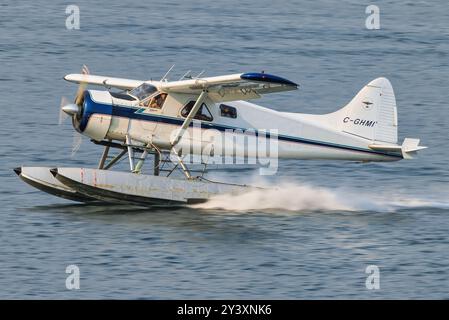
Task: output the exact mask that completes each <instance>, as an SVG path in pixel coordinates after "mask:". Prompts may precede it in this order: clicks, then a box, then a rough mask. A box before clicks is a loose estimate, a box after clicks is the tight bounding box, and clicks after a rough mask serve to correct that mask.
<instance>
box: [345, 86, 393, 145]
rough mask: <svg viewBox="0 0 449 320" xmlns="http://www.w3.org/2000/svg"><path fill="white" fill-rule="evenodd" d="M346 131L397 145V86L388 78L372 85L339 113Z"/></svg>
mask: <svg viewBox="0 0 449 320" xmlns="http://www.w3.org/2000/svg"><path fill="white" fill-rule="evenodd" d="M338 113H339V114H340V117H342V118H343V119H342V121H343V131H344V132H346V133H350V134H353V135H356V136H359V137H362V138H365V139H369V140H371V141H373V142H375V141H376V142H386V143H394V144H396V143H397V140H398V135H397V131H398V130H397V129H398V124H397V108H396V99H395V96H394V91H393V87H392V86H391V83H390V81H388V79H386V78H377V79H375V80H373V81H371V82H370V83H368V84H367V85H366V86H365V87H364V88H363V89H362V90H360V91H359V93H358V94H357V95H356V96H355V97H354V98H353V99H352V100H351V102H349V103H348V104H347V105H346V106H345V107H343V108H342V109H340V110H339V111H338Z"/></svg>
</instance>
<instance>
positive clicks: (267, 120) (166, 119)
mask: <svg viewBox="0 0 449 320" xmlns="http://www.w3.org/2000/svg"><path fill="white" fill-rule="evenodd" d="M89 93H90V96H91V100H92V102H93V103H94V105H96V104H101V105H112V108H113V111H112V112H111V114H102V113H101V112H99V113H96V110H97V109H98V108H96V107H95V108H93V111H94V112H93V113H92V115H91V116H90V118H89V120H88V123H87V126H86V128H85V130H84V132H83V134H85V135H87V136H90V137H91V138H93V139H95V140H102V139H110V140H118V141H121V142H123V141H125V140H126V137H127V136H128V137H129V138H130V139H131V140H132V141H133V143H134V144H141V145H146V144H149V143H152V144H154V145H155V146H157V147H158V148H161V149H167V150H169V149H170V148H171V141H172V138H173V135H174V134H175V133H176V132H177V130H178V129H179V128H180V126H181V125H182V123H183V121H184V119H185V118H184V117H183V115H182V114H181V111H182V109H183V108H184V106H185V105H186V104H187V103H188V102H189V101H192V100H195V97H193V96H192V95H189V94H170V95H168V97H167V99H166V100H165V103H164V104H163V107H162V108H161V109H152V108H147V107H141V106H139V105H137V103H136V102H134V101H126V100H123V99H117V98H114V97H112V96H111V95H110V94H109V92H107V91H94V90H90V91H89ZM205 104H206V106H207V109H208V111H209V112H210V115H211V116H212V121H199V120H195V121H194V123H193V127H192V126H191V127H189V128H188V130H186V132H185V134H184V136H183V139H182V140H181V141H180V142H179V144H178V146H179V147H183V148H188V146H190V148H188V149H186V150H190V151H189V152H190V153H199V152H202V153H204V152H205V151H204V150H205V148H206V149H207V152H209V153H211V154H213V155H215V156H229V155H230V154H231V155H242V154H244V155H245V156H249V157H253V156H259V157H260V156H263V154H261V153H260V152H259V151H257V150H256V149H257V148H255V147H254V144H253V142H254V141H256V140H257V141H256V145H257V146H262V145H263V144H265V143H267V142H269V141H271V140H273V141H274V140H276V146H274V147H275V148H276V149H277V150H274V149H270V148H273V146H271V147H270V148H267V150H268V154H267V156H271V157H273V156H276V157H278V158H290V159H332V160H352V161H395V160H400V159H402V156H401V155H400V154H394V153H386V152H377V151H375V150H372V149H370V148H369V145H370V144H371V143H372V142H373V141H372V140H369V139H366V138H363V137H360V136H358V135H356V134H353V133H350V132H348V130H345V122H347V121H349V120H348V119H349V117H350V116H351V114H346V113H345V111H344V109H341V110H339V111H337V112H334V113H332V114H327V115H310V114H300V113H286V112H278V111H275V110H272V109H268V108H264V107H261V106H258V105H256V104H253V103H249V102H246V101H233V102H225V103H215V102H214V101H212V100H210V99H206V100H205ZM221 105H225V106H228V107H232V108H235V111H236V117H235V118H231V117H227V116H223V115H222V111H221ZM100 109H101V108H100ZM353 120H356V122H357V120H358V122H361V121H363V119H353ZM353 120H351V121H353ZM199 125H201V127H200V128H199V127H198V126H199ZM363 125H365V123H364V122H363ZM370 125H371V124H370ZM266 132H270V133H271V135H270V138H267V137H266V135H265V133H266ZM254 133H256V134H254ZM276 133H277V134H276ZM256 137H257V139H256V140H251V139H255V138H256ZM242 139H243V140H242ZM244 139H247V140H246V141H247V142H246V143H242V141H245V140H244ZM192 145H193V148H192V147H191V146H192ZM199 146H200V147H199ZM183 150H185V149H183ZM211 150H212V151H211ZM258 152H259V153H258Z"/></svg>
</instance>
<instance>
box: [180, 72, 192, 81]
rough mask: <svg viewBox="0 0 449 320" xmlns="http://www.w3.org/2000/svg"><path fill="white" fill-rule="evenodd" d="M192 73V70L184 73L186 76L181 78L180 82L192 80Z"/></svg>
mask: <svg viewBox="0 0 449 320" xmlns="http://www.w3.org/2000/svg"><path fill="white" fill-rule="evenodd" d="M190 72H192V70H189V71H187V72H186V73H184V75H183V76H182V77H181V78H179V81H180V80H184V79H187V78H190V79H191V78H192V76H191V75H190Z"/></svg>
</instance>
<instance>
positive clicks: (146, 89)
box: [129, 83, 157, 100]
mask: <svg viewBox="0 0 449 320" xmlns="http://www.w3.org/2000/svg"><path fill="white" fill-rule="evenodd" d="M156 91H157V88H156V87H155V86H152V85H151V84H148V83H142V84H141V85H140V86H138V87H136V88H134V89H132V90H131V91H130V92H129V94H130V95H132V96H134V97H136V98H137V99H139V100H143V99H145V98H146V97H149V96H150V95H152V94H153V93H155V92H156Z"/></svg>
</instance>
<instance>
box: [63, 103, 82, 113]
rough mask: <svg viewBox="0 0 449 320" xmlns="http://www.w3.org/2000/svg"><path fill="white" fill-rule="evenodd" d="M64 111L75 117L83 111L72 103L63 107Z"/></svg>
mask: <svg viewBox="0 0 449 320" xmlns="http://www.w3.org/2000/svg"><path fill="white" fill-rule="evenodd" d="M62 111H64V112H65V113H67V114H68V115H70V116H73V115H75V114H78V113H79V112H80V111H81V108H80V107H79V106H78V105H76V104H74V103H71V104H67V105H65V106H63V107H62Z"/></svg>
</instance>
